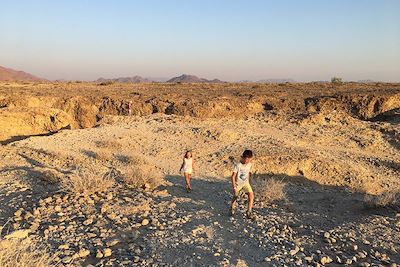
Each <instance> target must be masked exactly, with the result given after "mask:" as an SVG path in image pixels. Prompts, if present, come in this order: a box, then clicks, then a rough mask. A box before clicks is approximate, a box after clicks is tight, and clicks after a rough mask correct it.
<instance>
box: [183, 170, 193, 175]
mask: <svg viewBox="0 0 400 267" xmlns="http://www.w3.org/2000/svg"><path fill="white" fill-rule="evenodd" d="M183 173H187V174H192V169H184V170H183Z"/></svg>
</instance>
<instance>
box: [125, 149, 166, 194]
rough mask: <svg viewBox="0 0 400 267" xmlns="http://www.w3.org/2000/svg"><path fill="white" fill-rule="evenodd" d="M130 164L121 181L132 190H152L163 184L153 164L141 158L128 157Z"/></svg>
mask: <svg viewBox="0 0 400 267" xmlns="http://www.w3.org/2000/svg"><path fill="white" fill-rule="evenodd" d="M129 162H130V163H132V164H131V165H130V166H128V167H126V170H125V172H123V175H122V179H123V181H124V182H125V183H127V184H128V185H130V186H132V187H134V188H143V189H154V188H156V187H157V186H159V185H160V184H162V182H163V177H162V175H161V173H160V171H159V170H157V168H156V167H155V166H154V164H151V163H149V162H148V161H147V160H146V159H144V158H142V157H134V156H132V157H130V158H129Z"/></svg>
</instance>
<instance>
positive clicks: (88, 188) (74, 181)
mask: <svg viewBox="0 0 400 267" xmlns="http://www.w3.org/2000/svg"><path fill="white" fill-rule="evenodd" d="M114 184H115V179H114V177H113V175H112V173H111V172H110V173H107V174H99V173H98V172H97V171H95V170H91V169H83V170H79V171H78V172H77V173H74V174H72V175H70V176H69V177H66V178H64V179H63V180H62V181H61V187H62V188H63V189H65V190H66V191H69V192H71V193H74V194H83V195H91V194H93V193H96V192H105V191H107V190H109V189H110V188H111V187H113V186H114Z"/></svg>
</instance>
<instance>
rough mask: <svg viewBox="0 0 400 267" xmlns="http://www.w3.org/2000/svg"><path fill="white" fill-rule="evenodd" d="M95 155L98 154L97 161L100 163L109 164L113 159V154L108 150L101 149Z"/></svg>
mask: <svg viewBox="0 0 400 267" xmlns="http://www.w3.org/2000/svg"><path fill="white" fill-rule="evenodd" d="M95 153H96V159H98V160H100V161H104V162H107V161H111V160H112V159H113V154H112V152H111V151H110V150H108V149H99V150H97V151H96V152H95Z"/></svg>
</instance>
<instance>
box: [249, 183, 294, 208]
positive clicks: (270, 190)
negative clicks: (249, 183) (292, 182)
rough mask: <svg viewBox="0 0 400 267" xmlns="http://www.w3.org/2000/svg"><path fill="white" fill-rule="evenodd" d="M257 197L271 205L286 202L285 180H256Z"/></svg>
mask: <svg viewBox="0 0 400 267" xmlns="http://www.w3.org/2000/svg"><path fill="white" fill-rule="evenodd" d="M253 183H254V190H255V196H256V197H257V198H258V199H259V200H260V201H262V202H265V203H271V202H273V201H276V200H286V199H287V197H286V193H285V191H284V188H285V186H286V183H285V182H283V180H277V179H273V178H258V179H257V178H256V179H254V180H253Z"/></svg>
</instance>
